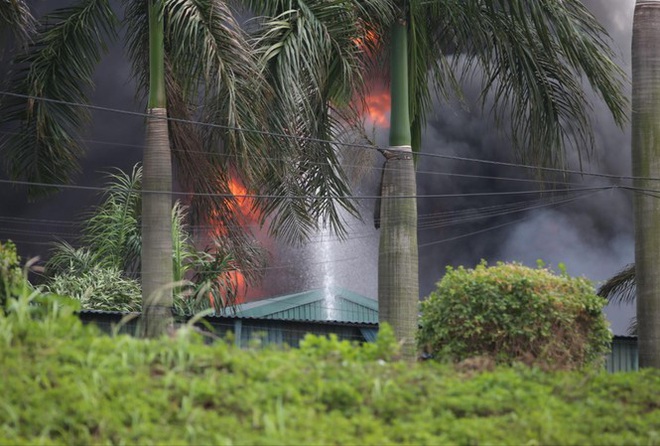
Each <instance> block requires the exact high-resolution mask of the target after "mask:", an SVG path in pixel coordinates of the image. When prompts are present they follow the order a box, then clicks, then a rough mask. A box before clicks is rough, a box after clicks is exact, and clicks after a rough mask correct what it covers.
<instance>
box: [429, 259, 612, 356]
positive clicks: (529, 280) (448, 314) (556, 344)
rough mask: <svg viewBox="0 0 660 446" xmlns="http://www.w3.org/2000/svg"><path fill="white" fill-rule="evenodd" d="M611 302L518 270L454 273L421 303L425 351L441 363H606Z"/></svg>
mask: <svg viewBox="0 0 660 446" xmlns="http://www.w3.org/2000/svg"><path fill="white" fill-rule="evenodd" d="M605 303H606V301H605V299H603V298H601V297H599V296H597V295H596V294H595V290H594V288H593V286H592V285H591V283H590V282H589V281H588V280H586V279H585V278H581V277H570V276H568V275H567V274H565V273H562V274H561V275H556V274H554V273H553V272H552V271H551V270H549V269H547V268H542V267H539V268H537V269H533V268H528V267H525V266H522V265H520V264H516V263H498V264H497V265H496V266H490V267H489V266H488V265H487V264H486V262H482V263H481V264H479V265H478V266H477V267H476V268H474V269H465V268H463V267H459V268H456V269H454V268H451V267H449V268H447V274H446V275H445V276H444V277H443V279H442V280H441V281H440V282H438V284H437V289H436V290H435V291H434V292H433V293H431V295H430V296H429V298H428V299H427V300H426V301H424V302H423V303H422V317H421V326H422V327H421V329H420V331H419V335H418V342H419V345H420V347H421V348H422V349H423V350H425V351H426V352H427V353H430V354H431V355H432V356H433V357H434V358H436V359H440V360H451V361H455V362H458V361H462V360H465V359H468V358H473V357H487V358H491V359H493V360H494V361H496V362H497V363H505V364H509V363H513V362H524V363H526V364H529V365H537V366H541V367H544V368H549V369H575V368H580V367H582V366H586V365H595V364H597V363H599V362H602V361H603V358H604V354H605V353H606V352H608V351H609V348H610V342H611V333H610V331H609V329H608V323H607V321H606V319H605V316H604V314H603V311H602V310H603V307H604V305H605Z"/></svg>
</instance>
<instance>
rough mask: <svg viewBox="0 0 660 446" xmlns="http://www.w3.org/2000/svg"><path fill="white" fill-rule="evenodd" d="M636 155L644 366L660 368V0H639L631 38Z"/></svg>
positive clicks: (640, 338) (637, 251) (637, 250)
mask: <svg viewBox="0 0 660 446" xmlns="http://www.w3.org/2000/svg"><path fill="white" fill-rule="evenodd" d="M632 73H633V103H632V108H633V114H632V156H633V175H634V176H635V177H640V178H637V179H636V180H635V181H634V184H635V188H636V192H635V196H634V201H633V206H634V213H635V270H636V276H637V323H638V328H637V333H638V342H639V366H640V367H654V368H660V267H659V265H658V259H660V205H659V202H658V198H657V197H656V196H654V195H653V194H648V193H644V192H643V190H655V189H657V186H658V183H657V182H654V181H649V180H644V179H643V178H649V177H654V178H659V177H660V0H637V4H636V7H635V16H634V21H633V41H632Z"/></svg>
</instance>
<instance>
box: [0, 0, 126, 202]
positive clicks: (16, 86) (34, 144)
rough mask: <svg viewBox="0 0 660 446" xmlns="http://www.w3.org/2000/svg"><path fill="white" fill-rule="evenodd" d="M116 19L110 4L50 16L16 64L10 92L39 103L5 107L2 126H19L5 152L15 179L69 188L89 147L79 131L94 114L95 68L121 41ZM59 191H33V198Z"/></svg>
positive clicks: (95, 2) (103, 1)
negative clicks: (108, 43)
mask: <svg viewBox="0 0 660 446" xmlns="http://www.w3.org/2000/svg"><path fill="white" fill-rule="evenodd" d="M115 24H116V17H115V14H114V12H113V11H112V9H111V8H110V5H109V2H108V0H86V1H82V2H80V3H79V4H77V5H76V6H73V7H70V8H63V9H59V10H57V11H55V12H54V13H52V14H50V15H48V16H46V17H45V18H44V19H43V25H41V26H40V27H39V30H38V32H37V34H36V35H35V37H34V42H33V43H31V44H30V45H29V46H28V48H27V49H26V52H25V53H24V54H21V55H19V56H18V57H17V58H16V60H15V61H14V65H15V67H16V69H15V70H14V71H13V73H12V74H11V77H10V81H9V82H10V85H9V89H10V90H11V91H13V92H15V93H21V94H24V95H28V96H33V97H46V98H51V99H58V100H61V101H66V102H68V103H70V104H64V103H53V102H44V101H40V100H38V99H24V98H12V99H9V100H6V101H4V102H3V103H2V105H1V108H0V116H1V118H0V124H4V125H9V126H14V127H15V128H16V130H17V132H16V133H15V134H12V135H11V136H8V137H3V138H2V140H1V141H0V150H1V151H2V153H3V157H4V159H5V160H6V163H7V167H8V170H9V173H10V175H11V177H12V178H13V179H27V180H30V181H35V182H43V183H65V182H69V181H70V180H71V176H72V174H74V173H75V172H76V171H77V170H78V164H79V159H80V157H81V156H82V152H83V148H82V147H81V145H80V143H79V142H78V132H79V131H80V129H81V128H82V126H83V125H84V124H85V123H86V122H87V121H88V120H89V112H88V111H87V110H86V109H85V108H84V107H80V106H77V105H71V104H78V103H83V104H85V103H87V102H88V100H87V91H88V89H89V88H90V87H92V74H93V71H94V67H95V65H96V64H97V62H98V61H99V60H100V57H101V53H102V52H104V51H105V49H106V47H105V43H104V42H105V40H106V39H108V38H114V37H115ZM54 190H55V189H54V188H39V187H36V186H33V187H29V188H28V191H29V193H30V195H31V196H38V195H45V194H47V193H50V192H53V191H54Z"/></svg>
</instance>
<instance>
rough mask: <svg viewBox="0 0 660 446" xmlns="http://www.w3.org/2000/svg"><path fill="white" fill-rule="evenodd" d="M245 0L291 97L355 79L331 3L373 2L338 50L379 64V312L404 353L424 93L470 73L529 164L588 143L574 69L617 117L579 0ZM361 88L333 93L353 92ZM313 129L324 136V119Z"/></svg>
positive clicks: (618, 97)
mask: <svg viewBox="0 0 660 446" xmlns="http://www.w3.org/2000/svg"><path fill="white" fill-rule="evenodd" d="M250 3H251V5H252V6H253V7H254V8H255V9H257V11H258V12H260V13H263V14H265V15H267V16H269V17H276V19H274V20H271V21H270V22H269V23H266V24H265V29H266V31H262V32H263V34H264V35H265V36H266V37H265V38H264V40H265V41H268V39H271V41H270V42H269V43H270V45H266V48H268V50H267V51H266V54H267V56H268V58H269V61H270V63H271V66H275V67H277V63H278V60H286V58H287V57H289V58H290V57H293V56H292V55H293V54H295V55H296V56H295V57H300V59H299V60H301V61H303V63H300V65H301V66H300V70H299V72H294V73H292V72H291V71H290V70H286V71H282V70H280V71H277V69H276V71H275V75H276V80H277V83H278V84H280V85H283V86H282V87H281V88H280V89H279V91H280V92H283V93H284V92H286V93H287V94H286V95H285V96H286V97H287V98H288V99H289V100H294V101H301V100H302V98H305V97H306V98H307V99H308V100H312V101H318V100H327V99H329V98H330V97H329V96H328V95H323V94H321V93H320V92H322V91H324V90H323V89H322V87H326V86H330V85H335V84H333V83H332V82H333V80H335V79H336V78H338V77H339V78H340V79H341V80H342V81H343V80H346V81H348V82H350V81H352V80H354V79H351V78H347V77H345V76H344V77H342V75H343V74H344V73H345V72H346V70H342V69H340V68H341V67H342V65H341V64H339V63H333V62H332V61H334V60H335V57H338V56H336V54H335V53H334V52H333V51H338V49H337V45H338V41H336V40H333V39H332V38H330V36H332V35H333V34H332V33H330V31H329V29H332V24H334V22H332V19H334V18H338V17H341V15H340V14H339V11H341V12H342V13H343V14H348V13H350V12H356V13H357V14H359V13H360V12H362V11H366V10H368V8H373V9H374V10H375V11H378V13H377V14H373V17H376V19H375V20H371V19H370V17H369V15H366V16H365V15H362V16H360V19H361V20H362V25H361V26H362V27H367V28H369V29H372V30H373V34H372V36H376V37H377V38H376V39H367V42H368V43H369V42H370V43H371V47H369V48H367V49H362V50H361V51H359V48H357V49H356V45H354V44H350V43H349V44H348V47H347V48H349V49H352V50H355V51H358V53H357V57H363V58H367V59H369V58H371V57H373V56H374V54H375V55H376V59H378V60H384V59H388V58H389V62H390V64H389V66H390V68H389V81H390V82H389V84H390V90H391V98H392V99H391V101H392V104H391V105H392V107H391V108H392V112H391V122H390V147H389V148H388V149H385V150H382V153H383V155H384V157H385V159H386V163H385V167H384V173H383V179H382V186H381V196H382V200H381V209H380V223H381V232H380V254H379V272H378V301H379V314H380V316H379V319H380V321H381V322H387V323H389V324H390V325H392V327H393V329H394V332H395V334H396V336H397V338H398V339H399V340H400V341H401V342H402V343H403V345H404V349H403V351H404V355H405V356H407V357H414V355H415V354H414V352H415V347H414V343H415V332H416V328H417V313H418V307H417V305H418V299H419V291H418V253H417V210H416V200H415V198H414V196H415V194H416V180H415V170H414V164H415V163H414V153H416V152H417V151H418V150H419V148H420V143H421V135H422V130H423V128H424V124H425V119H426V116H427V114H428V112H429V111H430V110H431V108H432V105H433V95H434V94H438V95H439V96H440V97H445V98H446V97H447V96H448V95H449V94H450V93H458V94H459V95H460V89H461V87H460V81H461V78H462V76H463V75H467V74H471V73H474V72H475V71H477V72H478V73H479V74H480V76H479V79H481V81H482V95H483V96H482V97H483V102H482V105H483V106H491V105H492V107H493V111H494V114H495V120H496V122H497V123H498V124H506V123H509V124H510V127H509V128H508V129H506V130H508V131H509V134H510V136H511V137H512V142H513V144H512V145H513V146H514V148H516V149H517V153H518V154H519V155H520V157H521V159H522V160H523V161H526V162H530V163H535V164H539V165H555V166H562V165H563V164H564V163H565V156H564V147H565V144H566V143H567V142H573V143H576V145H577V147H578V148H587V149H588V148H589V147H590V144H591V143H592V142H593V141H592V134H591V127H590V122H589V116H588V111H589V106H588V104H587V101H586V95H585V93H584V90H583V83H582V78H584V79H586V80H587V81H588V82H589V83H590V84H591V86H592V87H593V88H594V90H595V91H596V92H598V93H599V94H600V95H601V96H602V98H603V99H604V101H605V103H606V104H607V106H608V107H609V109H610V110H611V112H612V114H613V116H614V118H615V120H616V122H617V123H619V124H621V123H623V122H624V120H625V111H624V109H625V105H626V101H625V98H624V97H623V95H622V92H621V83H622V79H623V74H622V72H621V71H620V69H619V68H618V67H617V66H616V65H615V63H614V62H612V52H611V51H610V49H609V48H608V46H607V35H606V32H605V30H604V29H603V28H602V27H601V26H600V25H599V24H598V23H597V21H596V20H595V19H594V17H593V16H592V15H591V14H590V13H589V11H588V10H587V9H585V7H584V6H583V5H582V3H581V2H580V1H579V0H539V1H535V2H529V1H526V0H439V1H426V0H399V1H397V0H390V1H389V2H388V3H389V6H388V5H385V4H383V2H377V1H369V2H354V1H350V0H343V1H342V0H335V1H331V2H323V1H319V0H290V1H278V2H266V1H256V0H255V1H252V2H250ZM321 11H322V12H326V14H322V13H321ZM313 12H316V14H313ZM369 12H370V13H373V11H371V10H370V11H369ZM327 22H329V24H326V23H327ZM349 23H354V22H350V21H349ZM355 23H360V20H358V21H357V22H355ZM336 26H339V25H338V24H335V27H336ZM349 26H350V25H349ZM268 29H270V31H268ZM353 42H355V41H353ZM344 43H346V41H345V40H344ZM388 50H389V54H387V53H388ZM383 53H385V55H383ZM339 60H341V59H339ZM317 61H321V62H325V65H324V64H323V63H316V62H317ZM357 63H359V62H357ZM282 66H284V67H287V68H288V67H291V66H295V65H294V64H288V63H283V64H282ZM304 70H307V71H306V72H304V73H303V75H304V76H309V77H311V78H312V79H313V80H309V81H306V82H301V81H300V75H299V73H300V72H303V71H304ZM333 70H334V71H333ZM288 79H291V82H289V83H287V80H288ZM357 80H358V81H362V80H363V79H361V78H359V77H358V78H357ZM296 85H300V86H301V87H300V88H297V87H296ZM340 85H345V84H340ZM361 85H362V84H358V88H355V89H354V90H352V91H351V90H350V89H349V88H347V87H344V89H343V90H340V91H346V92H351V93H353V94H354V93H355V92H356V91H357V92H358V93H360V92H361V91H363V90H361V89H360V88H359V86H361ZM312 87H313V88H312ZM328 88H329V87H328ZM330 91H336V90H332V89H330ZM289 92H292V93H290V94H289ZM310 92H313V94H310ZM314 95H317V96H314ZM333 104H335V105H337V104H339V105H341V103H340V102H339V101H335V102H334V103H333ZM307 108H309V109H310V110H313V111H317V110H318V111H319V112H318V114H317V116H320V117H324V116H327V115H328V113H327V112H328V109H327V108H326V109H322V108H321V109H320V108H319V106H316V107H315V106H307ZM312 122H316V121H312ZM312 130H316V129H312ZM322 130H323V131H326V135H327V128H322ZM585 153H587V154H588V150H587V151H586V152H585Z"/></svg>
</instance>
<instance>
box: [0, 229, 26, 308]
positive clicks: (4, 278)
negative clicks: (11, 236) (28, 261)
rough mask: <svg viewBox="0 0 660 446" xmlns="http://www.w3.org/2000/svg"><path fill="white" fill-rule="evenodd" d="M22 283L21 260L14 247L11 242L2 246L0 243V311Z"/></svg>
mask: <svg viewBox="0 0 660 446" xmlns="http://www.w3.org/2000/svg"><path fill="white" fill-rule="evenodd" d="M23 282H24V279H23V273H22V270H21V258H20V257H19V256H18V253H17V252H16V245H14V243H12V241H11V240H8V241H7V242H5V243H4V244H3V243H2V242H0V309H2V308H4V306H5V304H6V302H7V299H8V298H9V296H11V295H12V294H13V293H15V292H16V291H17V288H18V287H19V286H21V284H23Z"/></svg>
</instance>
